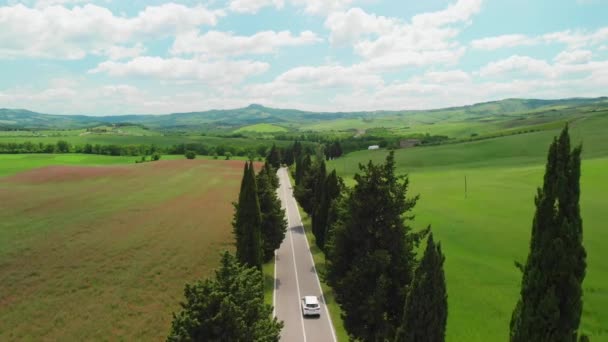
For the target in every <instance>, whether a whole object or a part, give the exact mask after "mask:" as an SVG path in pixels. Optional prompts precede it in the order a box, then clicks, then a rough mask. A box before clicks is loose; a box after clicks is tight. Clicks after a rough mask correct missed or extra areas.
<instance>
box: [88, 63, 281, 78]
mask: <svg viewBox="0 0 608 342" xmlns="http://www.w3.org/2000/svg"><path fill="white" fill-rule="evenodd" d="M269 67H270V66H269V65H268V64H267V63H263V62H255V61H215V62H209V61H204V60H197V59H183V58H168V59H165V58H161V57H149V56H143V57H137V58H134V59H132V60H130V61H128V62H115V61H106V62H103V63H100V64H99V65H98V66H97V67H96V68H95V69H92V70H89V73H106V74H108V75H110V76H113V77H144V78H154V79H160V80H170V81H199V82H203V83H206V84H238V83H240V82H242V81H243V80H245V79H246V78H247V77H250V76H253V75H258V74H261V73H264V72H266V71H267V70H268V68H269Z"/></svg>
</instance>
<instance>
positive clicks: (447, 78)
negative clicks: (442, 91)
mask: <svg viewBox="0 0 608 342" xmlns="http://www.w3.org/2000/svg"><path fill="white" fill-rule="evenodd" d="M414 79H419V80H421V81H425V82H428V83H435V84H443V85H447V84H454V83H469V82H471V81H472V78H471V75H469V74H468V73H467V72H464V71H462V70H450V71H429V72H427V73H426V74H424V75H423V76H422V77H420V78H414Z"/></svg>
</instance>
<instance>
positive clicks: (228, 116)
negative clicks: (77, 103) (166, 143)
mask: <svg viewBox="0 0 608 342" xmlns="http://www.w3.org/2000/svg"><path fill="white" fill-rule="evenodd" d="M593 105H598V106H602V107H605V106H608V97H599V98H573V99H560V100H534V99H506V100H501V101H493V102H484V103H478V104H474V105H470V106H463V107H451V108H443V109H433V110H401V111H361V112H307V111H301V110H295V109H277V108H269V107H264V106H261V105H257V104H252V105H249V106H248V107H245V108H238V109H226V110H209V111H202V112H190V113H173V114H165V115H147V114H143V115H118V116H86V115H53V114H42V113H36V112H32V111H29V110H24V109H0V129H16V128H27V129H53V128H60V129H68V128H85V127H94V126H98V125H106V124H116V123H133V124H138V125H144V126H146V127H150V128H154V129H182V128H183V129H232V128H236V127H241V126H246V125H251V124H258V123H271V124H277V125H281V126H285V127H298V126H300V125H304V124H310V123H319V122H323V121H330V120H337V119H344V118H351V119H352V118H362V119H373V118H381V117H391V116H400V117H404V116H406V115H408V114H420V113H432V114H434V115H437V114H440V113H445V114H446V115H448V116H449V115H453V114H467V115H472V116H475V117H479V116H484V115H508V114H515V113H519V114H521V113H525V112H532V111H542V110H551V109H555V108H559V109H564V108H570V107H577V106H593Z"/></svg>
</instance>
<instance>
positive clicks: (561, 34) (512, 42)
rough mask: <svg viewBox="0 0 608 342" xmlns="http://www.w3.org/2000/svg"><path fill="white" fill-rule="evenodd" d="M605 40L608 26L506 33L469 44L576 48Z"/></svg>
mask: <svg viewBox="0 0 608 342" xmlns="http://www.w3.org/2000/svg"><path fill="white" fill-rule="evenodd" d="M607 41H608V27H602V28H599V29H597V30H596V31H582V30H578V31H577V30H566V31H558V32H550V33H546V34H543V35H539V36H526V35H522V34H506V35H501V36H495V37H487V38H482V39H476V40H473V41H472V42H471V46H472V47H473V48H476V49H482V50H496V49H500V48H508V47H516V46H526V45H528V46H529V45H539V44H565V45H567V46H568V47H569V48H570V49H576V48H580V47H584V46H596V45H600V44H602V43H604V42H607Z"/></svg>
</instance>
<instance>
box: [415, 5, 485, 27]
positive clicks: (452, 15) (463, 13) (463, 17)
mask: <svg viewBox="0 0 608 342" xmlns="http://www.w3.org/2000/svg"><path fill="white" fill-rule="evenodd" d="M481 4H482V0H458V1H457V2H456V3H454V4H452V5H450V6H448V8H446V9H445V10H443V11H438V12H431V13H423V14H419V15H416V16H414V18H412V24H413V25H414V26H422V27H437V26H443V25H446V24H453V23H459V22H468V21H469V20H470V18H471V17H472V16H473V15H475V14H477V13H479V11H480V10H481Z"/></svg>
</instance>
